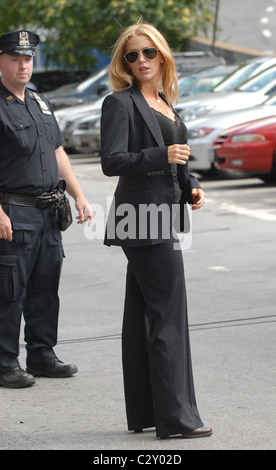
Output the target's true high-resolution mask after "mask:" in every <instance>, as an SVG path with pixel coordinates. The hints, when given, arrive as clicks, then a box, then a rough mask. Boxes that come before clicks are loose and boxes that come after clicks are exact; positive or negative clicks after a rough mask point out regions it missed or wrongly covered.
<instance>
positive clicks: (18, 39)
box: [0, 30, 39, 56]
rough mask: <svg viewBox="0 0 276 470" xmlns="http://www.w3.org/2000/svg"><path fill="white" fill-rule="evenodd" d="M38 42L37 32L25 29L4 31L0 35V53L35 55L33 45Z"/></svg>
mask: <svg viewBox="0 0 276 470" xmlns="http://www.w3.org/2000/svg"><path fill="white" fill-rule="evenodd" d="M38 44H39V36H38V34H35V33H32V32H31V31H27V30H20V31H15V32H13V33H5V34H2V36H0V55H2V54H9V55H30V56H34V55H35V47H36V46H37V45H38Z"/></svg>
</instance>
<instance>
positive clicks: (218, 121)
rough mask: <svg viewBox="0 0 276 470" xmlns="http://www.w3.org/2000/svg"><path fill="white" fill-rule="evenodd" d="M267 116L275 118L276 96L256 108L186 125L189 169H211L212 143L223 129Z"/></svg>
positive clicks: (203, 119)
mask: <svg viewBox="0 0 276 470" xmlns="http://www.w3.org/2000/svg"><path fill="white" fill-rule="evenodd" d="M180 116H181V112H180ZM268 116H276V95H274V96H272V97H270V98H269V99H267V100H265V101H264V102H263V104H261V105H258V106H253V107H250V108H246V109H240V110H233V111H227V112H225V113H218V114H215V115H212V116H206V117H204V118H201V119H197V120H195V121H191V122H190V123H188V124H187V123H186V125H187V129H188V144H189V146H190V148H191V155H190V158H189V169H190V170H192V171H197V172H208V171H210V170H211V169H212V168H213V165H214V148H213V142H214V141H215V139H216V138H217V137H218V136H219V135H220V134H221V132H222V131H223V130H224V129H227V128H228V127H232V126H235V125H238V124H241V123H244V122H247V121H252V120H254V119H259V118H262V117H268Z"/></svg>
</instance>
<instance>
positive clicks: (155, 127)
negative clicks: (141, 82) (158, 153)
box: [130, 85, 164, 147]
mask: <svg viewBox="0 0 276 470" xmlns="http://www.w3.org/2000/svg"><path fill="white" fill-rule="evenodd" d="M130 91H131V97H132V99H133V101H134V103H135V105H136V107H137V109H138V111H139V112H140V113H141V115H142V117H143V119H144V121H145V123H146V125H147V126H148V128H149V130H150V132H151V134H152V135H153V137H154V139H155V140H156V142H157V144H158V145H159V147H163V146H164V139H163V136H162V133H161V130H160V127H159V124H158V122H157V119H156V118H155V116H154V115H153V113H152V111H151V109H150V107H149V105H148V103H147V102H146V100H145V98H144V97H143V95H142V93H141V92H140V90H139V88H138V87H137V86H136V85H133V86H132V87H131V89H130Z"/></svg>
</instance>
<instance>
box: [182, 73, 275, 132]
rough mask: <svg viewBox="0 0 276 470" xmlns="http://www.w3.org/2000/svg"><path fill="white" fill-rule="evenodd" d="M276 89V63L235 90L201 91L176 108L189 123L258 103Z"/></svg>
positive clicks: (184, 100)
mask: <svg viewBox="0 0 276 470" xmlns="http://www.w3.org/2000/svg"><path fill="white" fill-rule="evenodd" d="M275 91H276V65H274V66H272V67H270V68H268V69H267V70H264V71H263V72H261V73H259V74H258V75H256V76H254V77H253V78H251V79H250V80H248V81H247V82H245V83H244V84H243V85H240V86H239V87H238V88H236V89H235V90H234V91H228V92H227V91H226V92H219V93H213V92H209V93H199V94H198V95H194V97H193V98H191V97H187V98H184V99H181V100H179V103H178V105H177V106H176V109H177V110H178V111H182V118H183V120H184V121H185V122H186V123H187V122H190V121H193V120H195V119H199V118H201V117H205V116H207V115H209V116H210V115H212V114H217V113H220V112H225V111H232V110H234V109H242V108H248V107H250V106H254V105H258V104H260V103H262V102H263V101H264V100H265V98H268V97H269V96H270V95H272V94H274V93H275Z"/></svg>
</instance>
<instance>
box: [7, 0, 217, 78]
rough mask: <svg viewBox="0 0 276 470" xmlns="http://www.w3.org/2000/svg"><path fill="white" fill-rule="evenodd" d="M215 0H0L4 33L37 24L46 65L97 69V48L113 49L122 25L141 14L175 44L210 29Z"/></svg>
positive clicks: (176, 47)
mask: <svg viewBox="0 0 276 470" xmlns="http://www.w3.org/2000/svg"><path fill="white" fill-rule="evenodd" d="M214 4H215V0H204V1H201V0H78V1H76V0H21V1H20V0H9V2H7V1H6V0H0V7H1V22H0V33H1V34H2V33H4V32H7V31H12V30H16V29H21V28H22V29H31V30H32V31H34V32H37V33H38V34H40V36H41V39H42V41H43V43H44V44H45V57H46V65H47V64H49V63H50V62H52V63H55V64H56V65H57V66H60V67H63V66H71V67H72V66H76V67H78V68H88V69H93V68H94V67H95V54H94V53H93V52H92V51H93V50H96V49H97V50H98V51H99V52H100V53H104V54H106V55H107V56H108V57H109V56H110V54H111V50H112V46H113V44H114V43H115V41H116V39H117V37H118V35H119V33H120V31H121V30H122V28H124V27H126V26H129V25H130V24H132V23H135V22H136V21H137V19H138V17H139V16H143V18H144V20H145V21H147V22H150V23H152V24H154V25H155V26H156V27H157V28H158V29H159V30H160V31H161V32H162V33H163V34H164V36H165V37H166V39H167V40H168V42H169V44H170V46H171V47H172V49H173V50H180V48H181V44H182V41H183V39H184V38H187V37H189V36H194V35H198V34H203V35H206V34H207V32H208V30H209V29H210V28H211V26H212V24H213V21H214V11H215V5H214Z"/></svg>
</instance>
